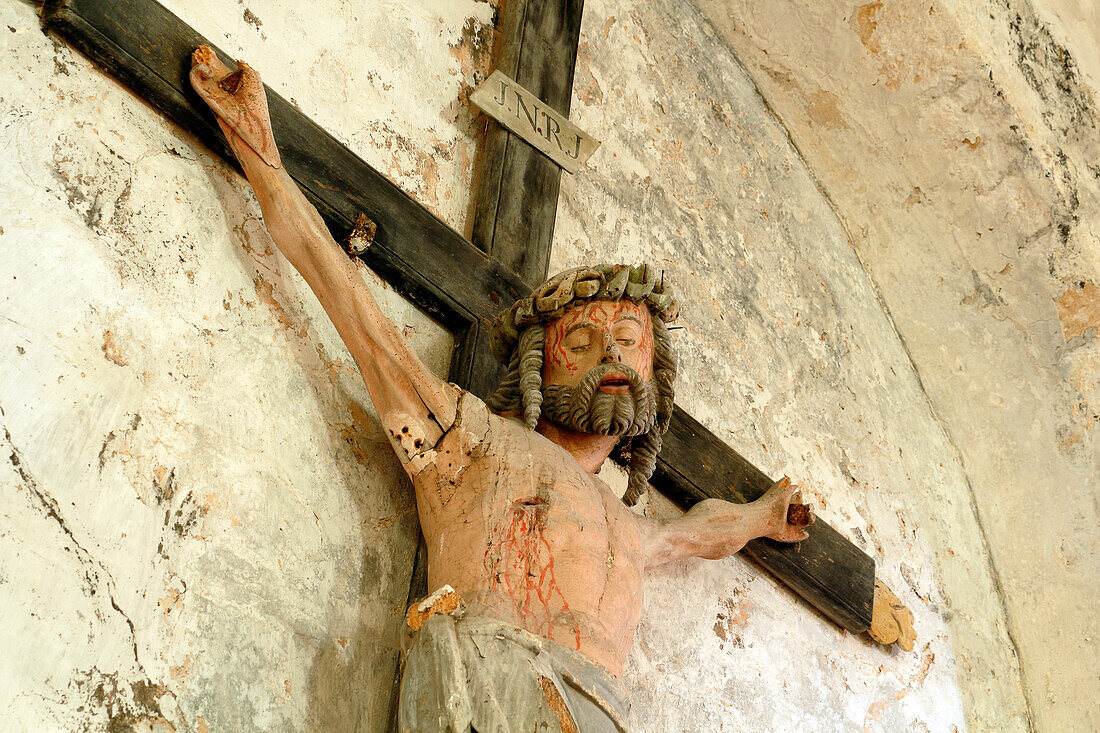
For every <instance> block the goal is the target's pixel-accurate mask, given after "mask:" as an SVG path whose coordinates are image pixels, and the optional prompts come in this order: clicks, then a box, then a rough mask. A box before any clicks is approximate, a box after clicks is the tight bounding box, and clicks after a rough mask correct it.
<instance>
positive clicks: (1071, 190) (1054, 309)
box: [697, 0, 1100, 731]
mask: <svg viewBox="0 0 1100 733" xmlns="http://www.w3.org/2000/svg"><path fill="white" fill-rule="evenodd" d="M697 5H698V7H700V9H701V10H702V12H703V13H704V14H705V15H706V16H707V17H708V19H709V20H710V21H711V22H712V23H713V24H714V26H715V28H716V29H717V30H718V31H719V33H720V34H721V35H722V36H723V38H724V39H725V40H726V41H727V42H728V43H729V44H730V46H731V47H732V48H733V50H734V52H735V53H737V54H738V56H739V58H740V59H741V61H742V62H743V63H744V64H745V65H746V67H747V69H748V71H749V73H750V75H751V76H752V78H753V81H754V82H755V83H756V84H757V85H758V87H759V89H760V91H761V93H762V94H763V95H764V97H765V98H766V99H767V100H768V102H769V104H770V105H771V106H772V109H773V110H774V111H775V113H776V115H777V116H778V117H779V118H780V119H781V120H782V122H783V124H784V125H785V127H786V128H787V129H788V131H789V132H790V134H791V137H792V140H793V142H794V143H795V144H796V145H797V146H798V147H799V149H800V150H801V152H802V154H803V155H804V157H805V159H806V160H807V161H808V163H809V165H810V168H811V169H812V171H813V173H814V175H815V176H816V177H817V178H818V179H819V180H820V182H821V185H822V188H823V190H824V191H825V192H826V193H827V194H828V195H829V196H830V198H831V200H832V201H833V203H834V205H835V208H836V209H837V211H838V214H839V216H840V218H841V219H842V220H843V221H844V223H845V225H846V227H847V229H848V231H849V234H850V237H851V241H852V244H853V246H854V247H855V249H856V251H857V253H858V254H859V257H860V259H861V260H862V261H863V263H864V265H865V266H866V268H867V271H868V272H869V274H870V275H871V277H872V279H873V281H874V283H875V286H876V288H877V290H878V292H879V295H880V297H881V299H882V301H883V303H884V305H885V307H886V308H887V309H888V311H889V313H890V315H891V317H892V318H893V320H894V322H895V324H896V326H897V330H898V333H899V334H900V335H901V337H902V338H903V339H904V343H905V345H906V348H907V350H908V353H909V355H910V357H911V358H912V361H913V364H914V365H915V367H916V369H917V370H918V372H919V375H920V378H921V380H922V383H923V385H924V387H925V389H926V391H927V393H928V395H929V398H930V400H931V403H932V408H933V410H934V412H935V414H936V416H937V418H938V419H939V420H940V421H941V422H942V423H943V425H944V429H945V430H946V431H947V433H948V436H949V438H950V440H951V442H952V443H953V445H954V447H955V450H957V453H958V456H959V459H960V460H961V462H962V465H963V468H964V471H965V477H966V481H967V482H968V484H969V485H970V487H971V491H972V492H973V496H974V501H975V504H976V506H977V509H978V513H979V516H980V519H981V525H982V528H983V531H984V533H985V537H986V539H987V541H988V546H989V551H990V555H991V558H992V562H993V565H994V567H995V570H996V573H997V575H998V576H999V582H1000V585H1001V587H1002V590H1003V594H1002V596H1003V599H1004V604H1005V607H1006V611H1007V614H1008V620H1009V628H1010V630H1011V634H1012V638H1013V642H1014V643H1015V644H1016V645H1017V646H1018V649H1019V656H1020V660H1021V665H1022V669H1023V680H1024V684H1025V688H1026V692H1027V700H1028V703H1029V705H1030V708H1031V712H1032V714H1033V718H1034V723H1035V726H1036V727H1037V728H1038V729H1040V730H1051V731H1062V730H1095V729H1097V728H1098V727H1100V719H1098V718H1097V708H1096V704H1095V700H1096V698H1097V696H1098V695H1100V680H1098V678H1097V676H1096V674H1095V669H1094V667H1095V665H1094V664H1091V662H1089V661H1088V660H1091V659H1094V658H1095V657H1096V655H1097V653H1098V651H1100V650H1098V647H1097V645H1098V644H1100V626H1098V623H1097V617H1096V614H1095V612H1094V611H1093V610H1092V609H1093V606H1094V605H1095V603H1096V601H1097V599H1098V598H1100V574H1098V573H1097V567H1098V561H1100V534H1098V533H1097V531H1096V523H1097V498H1098V496H1100V432H1098V430H1097V425H1098V423H1100V390H1098V386H1097V385H1098V384H1100V340H1098V338H1097V334H1098V332H1100V290H1098V289H1097V288H1098V285H1100V167H1098V163H1097V161H1098V160H1100V114H1098V110H1097V106H1096V100H1097V88H1098V87H1097V81H1098V76H1097V73H1096V72H1097V56H1096V47H1097V41H1098V33H1100V16H1098V15H1097V13H1098V12H1100V11H1098V9H1097V6H1096V4H1095V3H1088V2H1074V1H1072V0H1066V1H1062V0H1042V1H1039V2H1034V3H1031V4H1029V3H1028V2H1024V1H1023V0H996V1H987V0H945V1H943V2H896V1H890V0H883V1H882V2H877V1H876V2H867V3H858V2H848V3H812V2H801V1H795V2H788V1H787V0H776V1H775V2H763V3H759V2H754V3H746V2H737V3H717V2H709V0H700V1H699V2H698V3H697Z"/></svg>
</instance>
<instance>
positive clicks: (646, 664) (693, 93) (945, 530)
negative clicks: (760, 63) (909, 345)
mask: <svg viewBox="0 0 1100 733" xmlns="http://www.w3.org/2000/svg"><path fill="white" fill-rule="evenodd" d="M574 89H575V93H574V99H573V107H572V113H571V116H572V118H573V120H574V121H575V122H576V123H577V124H579V125H580V126H581V127H582V128H584V129H585V130H586V131H588V132H589V133H591V134H592V135H594V136H595V137H597V138H598V139H600V140H602V141H603V146H602V147H601V148H600V150H599V151H597V153H596V154H595V155H594V156H593V158H592V160H591V161H590V166H591V167H590V169H589V170H587V171H584V172H582V173H580V174H578V175H576V176H573V177H569V176H566V177H564V178H563V183H562V199H561V203H560V206H559V211H558V222H557V228H556V232H555V237H556V243H555V251H554V256H553V261H552V268H551V269H557V268H561V267H565V266H570V265H575V264H579V263H582V262H586V261H593V260H595V261H601V260H608V259H612V260H619V261H628V262H631V261H640V260H643V259H645V260H649V261H651V262H656V263H657V264H659V265H660V266H662V267H664V268H665V269H666V271H667V273H668V277H669V279H670V280H671V281H672V282H673V283H675V284H676V285H677V287H678V289H679V291H680V292H681V294H682V295H683V298H684V315H683V318H682V321H681V325H682V326H683V328H682V330H676V331H674V332H673V333H674V335H675V340H676V348H677V353H678V354H679V358H680V381H679V388H678V395H677V401H678V403H680V404H682V405H684V406H685V407H686V408H687V409H688V410H689V411H691V413H692V414H693V415H694V416H695V417H697V418H698V419H700V420H701V421H702V422H703V423H704V424H706V425H707V426H708V427H709V428H710V429H711V430H713V431H714V432H715V433H716V434H717V435H719V436H720V437H722V438H724V439H726V440H728V441H729V443H730V444H731V445H732V446H734V447H735V448H736V449H737V450H739V451H740V452H742V453H743V454H744V455H745V456H747V457H748V458H749V459H750V460H752V461H753V462H754V463H755V464H757V465H758V466H760V467H761V468H763V469H764V470H765V471H767V472H768V473H769V474H770V475H773V476H777V477H778V476H780V475H783V474H787V475H789V476H791V477H792V478H793V479H795V480H796V481H799V482H801V483H803V484H804V485H805V487H806V488H805V494H806V495H807V496H808V497H809V499H810V500H811V501H812V502H813V503H814V504H816V505H817V507H818V513H819V515H820V516H821V517H822V519H824V520H825V521H828V522H829V523H830V524H832V525H833V526H834V527H836V528H837V529H838V530H839V531H840V532H841V533H843V534H844V535H845V536H847V537H849V538H850V539H851V540H852V541H853V542H855V543H856V545H857V546H859V547H860V548H862V549H863V550H865V551H866V552H868V553H869V554H870V555H871V556H872V557H873V558H874V559H875V560H876V562H877V563H878V571H877V572H878V575H879V577H881V578H883V579H884V580H885V581H886V582H887V583H888V584H889V585H890V586H891V587H892V588H893V589H894V590H895V591H896V592H897V593H898V595H899V596H900V597H901V599H902V600H903V601H904V602H905V604H906V605H907V606H908V607H909V608H910V609H912V611H913V613H914V615H915V617H916V628H917V631H918V636H919V638H918V642H917V646H916V649H915V650H914V652H912V653H908V654H907V653H904V652H901V651H898V650H897V649H896V648H895V649H889V650H887V649H884V648H881V647H878V646H875V645H874V644H872V643H870V642H869V641H867V640H866V638H864V637H856V636H852V635H850V634H848V633H847V632H844V631H843V630H841V629H839V628H838V627H836V626H834V625H833V624H831V623H830V622H828V621H825V620H824V619H823V618H822V617H820V616H819V615H817V614H815V613H814V612H813V611H811V610H810V609H809V608H808V607H807V606H806V605H805V604H803V603H801V602H799V601H798V600H797V599H796V598H795V597H794V596H792V594H791V593H790V592H788V591H787V590H785V589H784V588H783V587H781V586H780V585H778V584H777V583H776V582H775V581H774V580H773V579H772V578H770V577H769V576H768V575H767V574H766V573H763V572H762V571H761V570H759V569H758V568H756V567H754V566H752V565H751V564H749V563H748V562H747V561H746V560H744V559H742V558H740V557H735V558H731V559H729V560H725V561H717V562H712V561H703V560H694V561H685V562H680V563H676V564H672V565H669V566H667V567H665V568H663V569H661V570H659V571H657V572H656V573H654V574H653V575H652V576H651V577H650V579H649V580H648V581H647V583H646V586H645V593H646V600H645V607H644V613H643V617H642V622H641V627H640V629H639V632H638V635H637V637H636V640H635V645H634V648H633V650H632V652H631V655H630V658H629V661H628V663H627V667H626V673H625V678H626V682H627V684H628V687H629V689H630V694H631V698H632V700H633V705H634V714H635V722H636V723H637V724H638V726H639V728H640V729H641V730H645V731H671V730H729V731H735V730H807V731H809V730H815V731H816V730H861V729H863V730H885V731H896V730H934V731H949V730H956V729H958V730H962V729H964V728H967V727H968V728H970V729H972V730H998V731H1010V730H1026V729H1027V725H1028V724H1027V720H1026V718H1025V703H1024V700H1023V697H1022V694H1021V685H1020V678H1019V667H1018V663H1017V660H1016V658H1015V656H1014V653H1013V648H1012V645H1011V641H1010V639H1009V636H1008V633H1007V629H1006V625H1005V622H1004V616H1003V613H1002V609H1001V605H1000V601H999V599H998V596H997V592H996V589H995V584H994V578H993V576H992V574H991V572H990V569H989V565H988V557H987V555H986V553H985V549H984V547H983V543H982V535H981V531H980V529H979V527H978V524H977V522H976V518H975V513H974V509H973V505H972V502H971V497H970V492H969V489H968V487H967V477H966V474H965V473H964V470H963V467H962V465H961V463H960V461H959V459H958V455H957V453H956V452H955V450H954V448H953V447H952V445H951V443H950V441H949V439H948V436H947V434H946V433H945V431H944V429H943V427H942V425H941V424H940V423H939V422H938V421H937V420H936V418H935V416H934V414H933V411H932V409H931V407H930V404H929V402H928V399H927V397H926V395H925V394H924V392H923V390H922V388H921V385H920V383H919V381H918V378H917V374H916V372H915V371H914V369H913V367H912V364H911V363H910V361H909V358H908V356H907V354H906V352H905V350H904V348H903V345H902V343H901V341H900V340H899V338H898V336H897V334H896V333H895V331H894V328H893V326H892V324H891V322H890V320H889V318H888V317H887V314H886V312H885V311H884V310H883V308H882V307H881V304H880V302H879V300H878V297H877V295H876V292H875V288H874V283H873V281H872V280H871V279H870V278H869V277H868V275H867V273H866V271H865V270H864V268H863V266H862V265H861V263H860V261H859V259H858V257H857V256H856V253H855V251H854V250H853V248H852V246H851V243H850V241H849V238H848V235H847V233H846V232H845V230H844V229H843V227H842V225H841V222H840V221H839V220H838V218H837V216H836V215H835V213H834V212H833V210H832V209H831V208H830V206H829V204H828V201H827V200H826V198H825V197H824V196H823V195H822V193H821V191H820V190H819V188H818V187H817V185H816V183H815V181H814V179H813V178H812V177H811V174H810V172H809V171H808V170H807V168H806V166H805V165H804V163H803V161H802V160H801V159H800V158H799V156H798V153H797V151H796V150H795V149H794V148H793V146H792V145H791V144H790V141H789V139H788V137H787V135H786V132H785V131H784V129H783V128H782V127H781V125H780V124H779V123H778V122H777V120H776V119H775V118H774V117H773V116H772V115H771V114H770V112H769V110H768V109H767V108H766V107H765V105H764V102H763V100H762V99H761V98H760V96H759V95H758V94H757V93H756V91H755V89H754V85H753V83H752V81H751V80H750V79H749V77H748V76H747V75H746V74H745V72H744V70H743V69H742V67H741V66H740V65H739V64H738V62H737V60H736V59H735V58H734V56H733V55H732V53H731V52H730V51H729V49H728V47H727V46H726V44H725V42H724V40H723V39H722V38H721V36H720V35H719V34H718V33H717V31H716V30H715V29H714V28H713V27H712V26H711V25H710V24H709V23H708V22H707V20H706V19H705V18H704V17H702V16H701V15H700V14H699V13H698V12H697V11H696V10H695V9H694V8H693V7H692V6H691V5H690V4H688V3H686V2H671V3H662V4H636V3H630V2H625V1H622V2H614V1H605V2H590V3H586V5H585V17H584V23H583V27H582V33H581V46H580V53H579V56H578V66H577V78H576V81H575V87H574ZM647 511H648V512H650V513H651V514H654V515H657V516H666V515H668V514H669V513H672V512H673V511H674V510H673V509H672V508H671V507H669V506H668V505H667V503H665V502H663V501H661V500H660V499H659V498H654V497H653V496H652V495H651V501H650V504H649V506H648V507H647Z"/></svg>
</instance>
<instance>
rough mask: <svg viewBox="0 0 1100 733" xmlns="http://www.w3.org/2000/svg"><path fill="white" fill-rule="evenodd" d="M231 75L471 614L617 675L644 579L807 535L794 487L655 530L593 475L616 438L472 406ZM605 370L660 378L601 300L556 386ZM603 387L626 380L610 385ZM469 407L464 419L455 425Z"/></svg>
mask: <svg viewBox="0 0 1100 733" xmlns="http://www.w3.org/2000/svg"><path fill="white" fill-rule="evenodd" d="M229 74H230V71H229V69H227V68H226V67H225V66H224V65H222V64H221V62H219V61H218V59H217V58H216V57H215V56H214V54H213V52H212V51H210V49H208V48H203V49H199V50H198V51H197V52H196V53H195V54H194V55H193V58H192V73H191V82H192V85H193V86H194V87H195V90H196V91H197V92H198V93H199V95H200V96H202V98H203V99H204V100H206V101H207V103H208V104H210V106H211V107H212V109H214V110H215V111H216V113H217V114H218V115H221V116H222V117H219V120H218V121H219V124H220V125H221V128H222V130H223V132H224V133H225V135H226V138H227V139H228V141H229V145H230V148H231V149H232V150H233V153H234V154H235V155H236V156H237V159H238V160H239V161H240V163H241V168H242V169H243V170H244V172H245V175H246V176H247V177H248V181H249V183H251V184H252V188H253V190H254V191H255V193H256V198H257V200H258V201H259V203H260V208H261V209H262V211H263V216H264V223H265V224H266V226H267V228H268V231H269V232H270V234H271V237H272V239H273V240H274V242H275V244H276V245H277V246H278V248H279V250H280V251H281V252H282V253H283V255H284V256H286V258H287V259H288V260H289V261H290V263H291V264H292V265H293V266H294V267H295V268H296V269H297V270H298V272H299V273H301V275H302V277H303V278H304V279H305V280H306V282H307V283H308V284H309V286H310V288H311V289H312V290H313V292H314V294H316V296H317V298H318V300H319V301H320V302H321V304H322V306H324V308H325V312H326V313H327V314H328V316H329V318H331V319H332V322H333V324H334V325H335V326H336V328H337V330H338V331H339V333H340V336H341V338H342V339H343V341H344V344H345V345H346V346H347V348H348V351H349V352H350V353H351V355H352V357H353V358H354V359H355V361H356V364H357V365H358V366H359V370H360V372H361V374H362V376H363V380H364V382H365V383H366V385H367V389H368V391H369V392H370V396H371V401H372V402H373V403H374V406H375V409H376V410H377V412H378V415H379V417H380V419H381V422H382V425H383V427H384V428H385V429H386V431H387V433H388V434H389V435H390V437H391V443H392V445H393V447H394V450H395V452H396V453H397V456H398V458H399V459H400V460H401V462H402V465H403V466H404V467H405V469H406V471H407V472H408V474H409V476H410V478H411V479H412V483H413V487H414V488H415V490H416V500H417V511H418V513H419V515H420V523H421V527H422V529H423V531H424V536H425V539H426V541H427V545H428V583H429V586H430V587H431V588H432V589H434V588H438V587H439V586H441V585H443V584H445V583H449V584H450V585H451V586H452V587H453V588H455V590H456V591H458V593H459V595H461V596H462V597H463V598H464V599H465V600H466V602H467V603H468V607H469V610H468V613H471V614H483V615H486V616H491V617H494V618H497V619H500V620H503V621H505V622H507V623H514V624H516V625H517V626H520V627H522V628H524V629H527V630H528V631H531V632H533V633H536V634H540V635H542V636H545V637H547V638H549V639H552V640H553V641H556V642H557V643H560V644H564V645H567V646H569V647H571V648H574V649H577V650H578V651H580V652H582V653H583V654H585V655H587V656H588V657H589V658H590V659H592V660H593V661H595V662H597V663H599V664H602V665H603V666H604V667H606V668H607V669H609V670H610V671H611V672H612V673H614V674H616V675H618V674H620V673H621V671H622V666H623V662H624V661H625V659H626V656H627V653H628V651H629V650H630V645H631V642H632V641H633V638H634V631H635V629H636V627H637V624H638V619H639V617H640V615H641V607H642V579H643V576H644V572H645V570H646V568H650V567H653V566H655V565H659V564H661V563H665V562H669V561H671V560H676V559H678V558H684V557H706V558H720V557H726V556H728V555H731V554H733V553H734V552H737V551H738V550H740V549H741V548H742V547H743V546H744V545H745V543H746V542H748V541H749V540H751V539H753V538H756V537H761V536H766V537H771V538H772V539H776V540H779V541H783V542H793V541H797V540H800V539H804V538H805V536H806V534H805V532H804V531H803V530H802V529H801V528H799V527H794V526H792V525H790V524H788V523H787V507H788V505H789V504H790V503H791V501H792V497H794V496H795V495H796V492H797V488H798V487H797V486H795V485H793V484H792V485H790V486H786V487H781V488H780V487H777V488H774V489H772V490H771V491H769V492H768V493H767V494H765V495H764V496H763V497H761V498H760V499H758V500H757V501H754V502H752V503H751V504H731V503H729V502H725V501H720V500H717V499H707V500H705V501H702V502H700V503H699V504H697V505H695V506H694V507H693V508H692V509H691V510H690V511H689V512H687V513H686V514H684V515H683V516H682V517H678V518H676V519H672V520H668V521H656V520H653V519H649V518H647V517H644V516H639V515H636V514H634V513H633V512H631V511H630V510H629V509H628V508H627V507H626V506H625V505H623V503H622V502H621V501H620V500H619V498H618V497H617V496H616V495H615V494H614V493H612V491H611V490H610V489H609V488H608V487H607V485H606V484H604V482H603V481H601V480H600V479H599V478H598V477H597V476H596V475H595V472H596V471H597V470H598V469H599V467H600V465H601V464H602V463H603V462H604V460H605V459H606V458H607V456H608V454H609V453H610V451H611V450H612V448H614V446H615V443H616V439H615V438H609V437H608V436H602V435H587V434H581V433H575V432H570V431H566V430H562V429H560V428H558V427H556V426H554V425H552V424H548V423H546V422H545V421H542V422H540V423H539V425H538V428H537V432H532V431H530V430H527V429H526V428H524V427H523V426H522V425H521V424H519V423H518V422H517V421H515V420H510V419H507V418H505V417H501V416H497V415H492V414H490V413H488V411H487V409H486V408H485V406H484V404H482V403H480V402H479V401H478V400H477V399H476V398H475V397H473V396H471V395H467V396H465V397H461V398H460V397H459V393H458V392H457V391H456V390H454V389H453V388H450V387H448V386H447V385H446V384H445V383H444V382H443V381H442V380H440V379H439V378H438V377H436V376H435V375H434V374H432V373H431V372H429V371H428V370H427V369H426V368H425V367H424V365H423V364H422V363H421V362H420V360H419V359H418V358H417V356H416V355H415V354H414V353H413V352H412V351H411V350H410V349H409V348H408V345H407V344H406V343H405V341H404V339H403V338H402V336H401V334H400V332H399V331H398V330H397V329H396V328H395V327H394V325H393V324H392V323H390V321H389V320H387V319H386V317H385V316H384V315H383V314H382V312H381V311H380V310H379V308H378V306H377V304H376V303H375V301H374V299H373V297H372V296H371V295H370V292H369V291H368V290H367V289H366V286H365V285H364V283H363V279H362V277H361V276H360V274H359V273H358V271H357V270H356V265H355V264H353V263H352V261H351V260H349V258H348V257H347V256H346V255H345V254H344V253H343V252H342V250H341V248H340V247H339V245H337V244H336V243H335V242H334V241H333V240H332V238H331V236H330V235H329V233H328V230H327V228H326V227H325V225H324V222H323V221H322V220H321V217H320V216H319V215H318V214H317V211H316V210H315V209H314V208H313V207H312V206H311V205H310V204H309V202H308V201H307V200H306V199H305V197H304V196H303V195H302V193H301V191H299V189H298V187H297V185H296V184H295V183H294V181H293V179H291V178H290V176H289V175H288V174H287V173H286V171H285V170H284V169H283V168H281V167H276V166H275V165H272V164H271V163H272V161H271V160H265V157H263V156H261V155H260V154H259V153H257V151H256V149H254V148H253V147H252V146H253V145H254V146H256V147H258V148H260V149H261V150H264V141H265V140H267V139H268V137H269V136H270V121H269V120H268V119H267V110H266V105H260V104H259V102H258V100H259V99H261V98H262V95H261V94H258V93H257V90H259V91H260V92H262V86H261V85H260V80H259V76H258V75H256V73H255V71H254V70H252V69H251V68H247V69H245V70H244V73H243V74H242V77H241V83H240V84H239V85H234V84H227V85H226V86H228V87H230V89H235V91H229V90H227V89H224V88H222V87H221V86H220V85H219V84H220V82H222V81H223V80H224V79H225V78H226V77H227V76H228V75H229ZM235 130H242V131H244V132H246V134H248V135H249V137H250V138H252V140H251V143H249V142H246V141H245V140H244V139H242V138H241V137H240V135H239V134H238V133H237V132H236V131H235ZM266 152H268V153H271V151H266ZM266 157H267V158H269V159H270V158H271V155H267V156H266ZM275 160H277V159H275ZM604 360H621V363H624V364H627V365H629V366H631V367H632V368H633V369H635V370H636V371H637V372H638V373H639V374H641V375H642V376H643V378H645V379H650V378H651V375H652V371H653V340H652V329H651V328H650V321H649V313H648V311H647V310H646V309H645V308H643V307H640V306H637V305H636V304H633V303H630V302H621V301H620V302H595V303H590V304H588V305H586V306H584V307H583V308H576V309H573V310H571V311H569V312H567V313H566V314H564V315H563V316H562V317H561V318H560V319H558V320H557V321H556V322H553V323H550V324H548V327H547V341H546V358H545V362H544V372H543V377H544V382H545V383H548V384H564V385H576V384H577V383H578V382H579V380H580V378H581V377H582V376H583V375H584V374H585V373H586V372H587V371H588V370H589V369H591V368H592V367H593V366H595V365H597V364H599V363H601V361H604ZM603 389H605V390H606V391H617V390H620V389H622V385H621V384H617V383H615V381H614V380H613V379H612V380H608V383H607V384H605V385H604V386H603ZM460 399H461V406H462V409H463V410H464V411H465V412H462V416H464V417H462V419H461V420H456V414H457V413H458V412H459V407H460V402H459V401H460Z"/></svg>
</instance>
